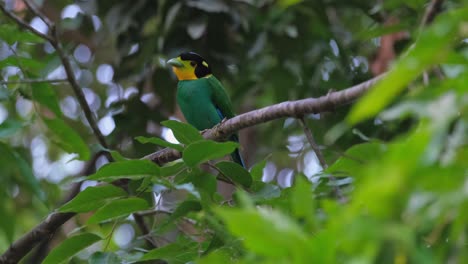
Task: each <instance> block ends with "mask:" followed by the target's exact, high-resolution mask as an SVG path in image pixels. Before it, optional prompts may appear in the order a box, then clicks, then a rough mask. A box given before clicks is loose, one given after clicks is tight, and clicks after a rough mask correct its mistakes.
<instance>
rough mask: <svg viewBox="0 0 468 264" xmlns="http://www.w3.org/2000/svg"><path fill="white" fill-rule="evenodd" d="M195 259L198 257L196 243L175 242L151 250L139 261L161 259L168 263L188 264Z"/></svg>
mask: <svg viewBox="0 0 468 264" xmlns="http://www.w3.org/2000/svg"><path fill="white" fill-rule="evenodd" d="M196 257H198V243H196V242H193V241H177V242H175V243H172V244H169V245H166V246H163V247H160V248H157V249H153V250H151V251H150V252H148V253H146V254H145V255H144V256H143V257H142V258H141V259H140V260H142V261H145V260H156V259H163V260H166V261H169V262H170V263H188V262H190V261H192V260H194V259H195V258H196Z"/></svg>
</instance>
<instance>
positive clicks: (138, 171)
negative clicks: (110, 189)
mask: <svg viewBox="0 0 468 264" xmlns="http://www.w3.org/2000/svg"><path fill="white" fill-rule="evenodd" d="M159 173H160V167H159V166H158V165H156V164H155V163H153V162H151V161H149V160H125V161H117V162H112V163H108V164H106V165H104V166H102V167H101V168H100V169H99V170H98V171H97V172H96V173H95V174H93V175H91V176H89V177H88V179H90V180H99V181H115V180H118V179H140V178H144V177H153V176H157V175H159Z"/></svg>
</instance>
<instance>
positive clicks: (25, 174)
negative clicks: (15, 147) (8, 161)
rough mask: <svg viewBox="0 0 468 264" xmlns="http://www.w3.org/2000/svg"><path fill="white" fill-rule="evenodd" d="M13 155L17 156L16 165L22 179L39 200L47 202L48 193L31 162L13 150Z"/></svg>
mask: <svg viewBox="0 0 468 264" xmlns="http://www.w3.org/2000/svg"><path fill="white" fill-rule="evenodd" d="M2 153H3V152H2ZM3 154H4V153H3ZM13 156H14V157H15V161H16V162H15V163H16V167H17V169H18V170H19V171H20V173H21V176H22V179H23V180H24V181H25V182H26V185H27V186H28V187H29V188H31V190H32V191H33V193H34V194H35V195H36V196H37V197H38V198H39V200H41V201H43V202H45V201H46V194H45V193H44V191H43V190H42V188H41V185H40V183H39V180H38V179H37V177H36V176H35V175H34V172H33V170H32V168H31V166H30V165H29V163H28V162H27V161H26V160H24V159H23V157H21V155H20V154H19V153H18V152H16V151H14V152H13Z"/></svg>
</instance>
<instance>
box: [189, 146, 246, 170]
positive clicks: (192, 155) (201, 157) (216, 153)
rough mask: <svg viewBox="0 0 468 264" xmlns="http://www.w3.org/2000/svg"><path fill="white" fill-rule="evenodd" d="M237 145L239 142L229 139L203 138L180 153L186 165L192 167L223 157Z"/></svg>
mask: <svg viewBox="0 0 468 264" xmlns="http://www.w3.org/2000/svg"><path fill="white" fill-rule="evenodd" d="M238 146H239V144H237V143H235V142H231V141H227V142H216V141H212V140H203V141H199V142H195V143H192V144H190V145H188V146H187V147H186V148H185V150H184V152H183V154H182V159H183V160H184V162H185V163H186V164H187V165H188V166H191V167H193V166H196V165H198V164H200V163H202V162H205V161H208V160H212V159H216V158H221V157H224V156H226V155H228V154H230V153H232V152H233V151H234V150H235V149H236V148H237V147H238Z"/></svg>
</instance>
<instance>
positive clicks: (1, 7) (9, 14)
mask: <svg viewBox="0 0 468 264" xmlns="http://www.w3.org/2000/svg"><path fill="white" fill-rule="evenodd" d="M0 10H1V11H2V12H3V13H4V14H5V15H6V16H7V17H9V18H11V19H12V20H14V21H15V22H16V24H18V26H20V27H22V28H24V29H27V30H29V31H31V32H32V33H33V34H35V35H37V36H39V37H40V38H43V39H45V40H47V41H49V42H50V43H52V42H54V39H53V38H52V37H51V36H49V35H47V34H44V33H42V32H40V31H38V30H37V29H35V28H33V27H32V26H31V25H29V24H28V23H26V22H25V21H24V20H22V19H21V18H19V17H18V16H17V15H15V14H13V13H12V12H10V11H8V10H7V9H6V7H5V6H4V5H1V4H0Z"/></svg>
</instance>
